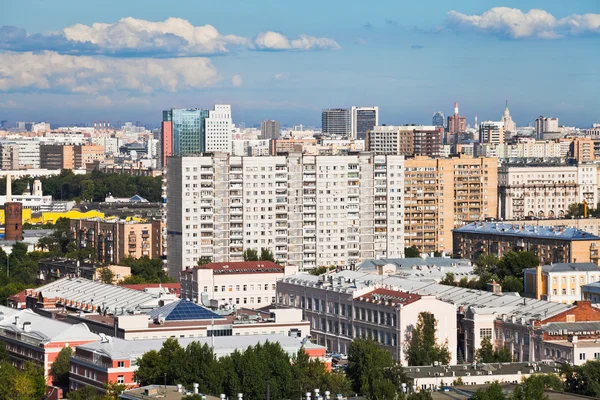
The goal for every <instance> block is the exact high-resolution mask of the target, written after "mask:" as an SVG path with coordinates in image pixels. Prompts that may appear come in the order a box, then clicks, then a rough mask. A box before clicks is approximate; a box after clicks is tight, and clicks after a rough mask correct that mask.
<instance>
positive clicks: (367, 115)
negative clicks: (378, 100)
mask: <svg viewBox="0 0 600 400" xmlns="http://www.w3.org/2000/svg"><path fill="white" fill-rule="evenodd" d="M351 125H352V128H351V130H352V133H351V136H352V138H354V139H361V140H364V139H366V137H367V132H368V131H370V130H371V129H373V128H374V127H375V126H377V125H379V107H377V106H374V107H352V121H351Z"/></svg>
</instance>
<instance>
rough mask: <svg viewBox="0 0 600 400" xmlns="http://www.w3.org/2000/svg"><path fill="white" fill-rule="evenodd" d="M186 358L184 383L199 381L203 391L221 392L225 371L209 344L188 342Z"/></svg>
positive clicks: (200, 388)
mask: <svg viewBox="0 0 600 400" xmlns="http://www.w3.org/2000/svg"><path fill="white" fill-rule="evenodd" d="M185 358H186V363H187V368H186V376H185V378H184V380H183V383H184V384H186V385H190V384H192V383H194V382H197V383H198V384H199V385H200V387H199V390H200V392H201V393H221V391H222V386H223V384H222V375H223V371H222V369H221V366H220V365H219V363H218V361H217V358H216V357H215V353H214V352H213V350H212V348H211V347H209V346H208V344H206V343H204V344H203V345H202V344H200V343H199V342H192V343H190V344H188V346H187V347H186V349H185Z"/></svg>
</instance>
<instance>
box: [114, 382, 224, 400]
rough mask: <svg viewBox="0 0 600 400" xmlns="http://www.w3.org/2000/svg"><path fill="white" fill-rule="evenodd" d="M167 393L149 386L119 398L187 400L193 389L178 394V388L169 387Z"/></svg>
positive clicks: (211, 399) (209, 399) (217, 399)
mask: <svg viewBox="0 0 600 400" xmlns="http://www.w3.org/2000/svg"><path fill="white" fill-rule="evenodd" d="M166 389H167V390H166V392H165V387H164V386H160V385H149V386H144V387H141V388H135V389H130V390H126V391H124V392H123V393H121V395H120V396H119V398H120V399H122V400H138V399H159V398H160V399H163V400H182V399H186V398H187V396H188V394H187V393H186V391H187V392H190V391H192V393H193V389H194V388H193V387H188V388H186V389H187V390H186V391H182V392H178V390H177V386H167V387H166ZM206 400H219V398H218V397H215V396H206Z"/></svg>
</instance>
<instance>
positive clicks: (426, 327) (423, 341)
mask: <svg viewBox="0 0 600 400" xmlns="http://www.w3.org/2000/svg"><path fill="white" fill-rule="evenodd" d="M436 330H437V321H436V319H435V316H434V315H433V314H432V313H430V312H422V313H420V314H419V320H418V322H417V326H416V327H415V328H414V329H413V331H412V336H411V338H410V341H409V343H408V348H407V351H406V360H407V362H408V365H430V364H432V363H433V362H434V361H437V362H439V363H441V364H448V363H449V362H450V351H449V350H448V345H447V344H444V345H442V346H440V345H439V344H438V343H437V339H436Z"/></svg>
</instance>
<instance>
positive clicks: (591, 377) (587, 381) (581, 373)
mask: <svg viewBox="0 0 600 400" xmlns="http://www.w3.org/2000/svg"><path fill="white" fill-rule="evenodd" d="M562 374H563V376H564V378H565V390H566V391H567V392H570V393H575V394H581V395H584V396H592V397H600V360H593V361H587V362H586V363H585V364H583V365H578V366H570V365H569V364H565V365H563V371H562Z"/></svg>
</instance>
